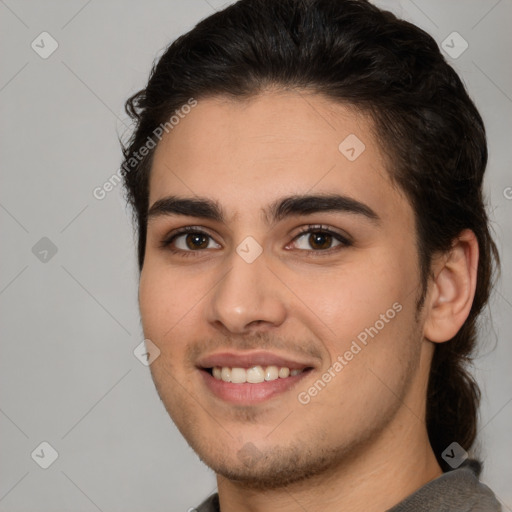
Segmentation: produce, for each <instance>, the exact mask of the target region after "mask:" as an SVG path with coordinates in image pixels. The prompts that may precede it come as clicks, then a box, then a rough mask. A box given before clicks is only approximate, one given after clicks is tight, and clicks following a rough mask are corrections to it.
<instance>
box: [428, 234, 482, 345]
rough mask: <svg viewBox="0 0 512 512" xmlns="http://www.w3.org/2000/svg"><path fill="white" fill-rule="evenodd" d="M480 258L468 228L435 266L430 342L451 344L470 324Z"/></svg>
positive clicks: (431, 287)
mask: <svg viewBox="0 0 512 512" xmlns="http://www.w3.org/2000/svg"><path fill="white" fill-rule="evenodd" d="M478 255H479V251H478V240H477V238H476V236H475V234H474V233H473V231H471V230H469V229H466V230H464V231H462V232H461V233H460V235H459V236H458V237H457V238H456V239H455V240H454V241H453V244H452V248H451V249H450V251H449V252H448V253H444V254H443V255H441V256H440V257H439V258H438V259H437V260H436V261H435V262H434V263H433V270H432V272H433V276H434V277H433V282H431V283H430V294H429V296H428V299H427V301H428V302H427V304H428V310H427V314H426V316H425V323H424V326H423V335H424V336H425V338H427V339H428V340H430V341H433V342H436V343H441V342H443V341H448V340H450V339H451V338H453V337H454V336H455V335H456V334H457V332H458V331H459V329H460V328H461V327H462V325H463V324H464V322H465V321H466V318H467V317H468V315H469V311H470V310H471V305H472V304H473V298H474V296H475V289H476V278H477V269H478Z"/></svg>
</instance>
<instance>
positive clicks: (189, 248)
mask: <svg viewBox="0 0 512 512" xmlns="http://www.w3.org/2000/svg"><path fill="white" fill-rule="evenodd" d="M211 242H213V238H212V237H211V236H210V235H209V234H208V233H205V232H204V231H201V230H199V229H198V228H195V227H193V226H187V227H184V228H181V229H179V230H178V231H175V232H173V233H171V235H170V236H169V237H167V238H166V239H165V240H163V241H162V243H161V247H162V248H167V249H169V250H170V251H171V252H176V253H177V252H181V253H187V252H188V253H193V252H198V251H202V250H205V249H212V248H217V249H218V248H220V245H219V244H217V243H216V242H214V246H213V247H212V245H211ZM188 255H189V254H187V255H186V256H188Z"/></svg>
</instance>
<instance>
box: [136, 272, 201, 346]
mask: <svg viewBox="0 0 512 512" xmlns="http://www.w3.org/2000/svg"><path fill="white" fill-rule="evenodd" d="M190 289H193V287H191V286H190V282H184V281H183V279H182V278H180V276H179V275H177V274H176V273H172V275H170V273H169V272H168V271H165V269H161V268H160V269H159V268H157V267H156V266H151V265H148V266H147V267H146V265H145V266H144V268H143V270H142V273H141V278H140V282H139V308H140V314H141V321H142V326H143V329H144V335H145V336H146V338H149V339H151V340H152V341H154V342H155V343H157V344H158V345H159V346H160V345H164V341H165V340H166V339H168V338H169V337H172V335H173V334H174V331H175V330H176V327H177V326H179V324H180V322H182V321H183V319H184V318H185V317H186V315H187V313H188V312H190V310H191V309H192V308H193V306H194V304H195V303H196V302H197V300H196V301H195V302H194V296H193V295H192V294H190V293H183V290H190Z"/></svg>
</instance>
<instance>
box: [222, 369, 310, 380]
mask: <svg viewBox="0 0 512 512" xmlns="http://www.w3.org/2000/svg"><path fill="white" fill-rule="evenodd" d="M303 371H304V368H302V369H301V370H298V369H293V370H290V368H287V367H285V366H282V367H280V368H279V367H278V366H266V367H262V366H253V367H252V368H248V369H247V370H246V369H245V368H236V367H235V368H230V367H228V366H222V367H220V366H215V367H214V368H213V372H212V373H213V376H214V377H215V378H216V379H218V380H223V381H224V382H233V383H235V384H242V383H243V382H249V383H251V384H257V383H259V382H263V381H265V380H276V379H278V378H279V377H280V378H281V379H285V378H286V377H288V376H292V377H293V376H294V375H298V374H299V373H301V372H303Z"/></svg>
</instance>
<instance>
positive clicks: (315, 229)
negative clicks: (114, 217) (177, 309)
mask: <svg viewBox="0 0 512 512" xmlns="http://www.w3.org/2000/svg"><path fill="white" fill-rule="evenodd" d="M190 233H193V234H199V235H205V236H207V237H210V238H213V237H212V236H211V235H209V234H208V233H206V232H204V231H202V230H201V229H198V228H197V227H194V226H186V227H184V228H180V229H178V230H177V231H175V232H173V233H172V234H171V235H170V236H169V237H167V238H165V239H164V240H163V241H162V242H161V244H160V247H161V248H162V249H167V250H169V251H170V252H172V253H174V254H180V255H182V256H184V257H195V256H199V255H198V254H197V253H201V252H203V251H205V250H206V249H200V250H188V251H186V250H183V249H175V248H173V247H172V246H171V244H172V243H173V242H174V240H175V239H176V238H177V237H179V236H180V235H183V234H190ZM308 233H322V234H328V235H331V236H332V237H333V238H334V239H335V240H337V241H338V242H340V245H337V246H335V247H330V248H329V249H325V250H323V249H319V250H314V249H311V250H305V249H298V250H299V251H301V252H307V253H309V255H310V256H312V257H317V256H320V257H321V256H323V255H326V254H332V253H333V252H337V251H339V250H341V249H343V248H346V247H350V246H351V245H352V241H350V240H349V239H348V238H346V237H344V236H343V235H341V234H340V233H337V232H336V231H333V230H331V229H329V228H327V227H325V226H323V225H320V224H317V225H309V226H305V227H304V228H302V229H301V230H300V231H299V233H298V234H297V235H296V236H295V237H294V238H293V240H292V242H295V241H296V240H297V239H299V238H300V237H302V236H303V235H305V234H308Z"/></svg>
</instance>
